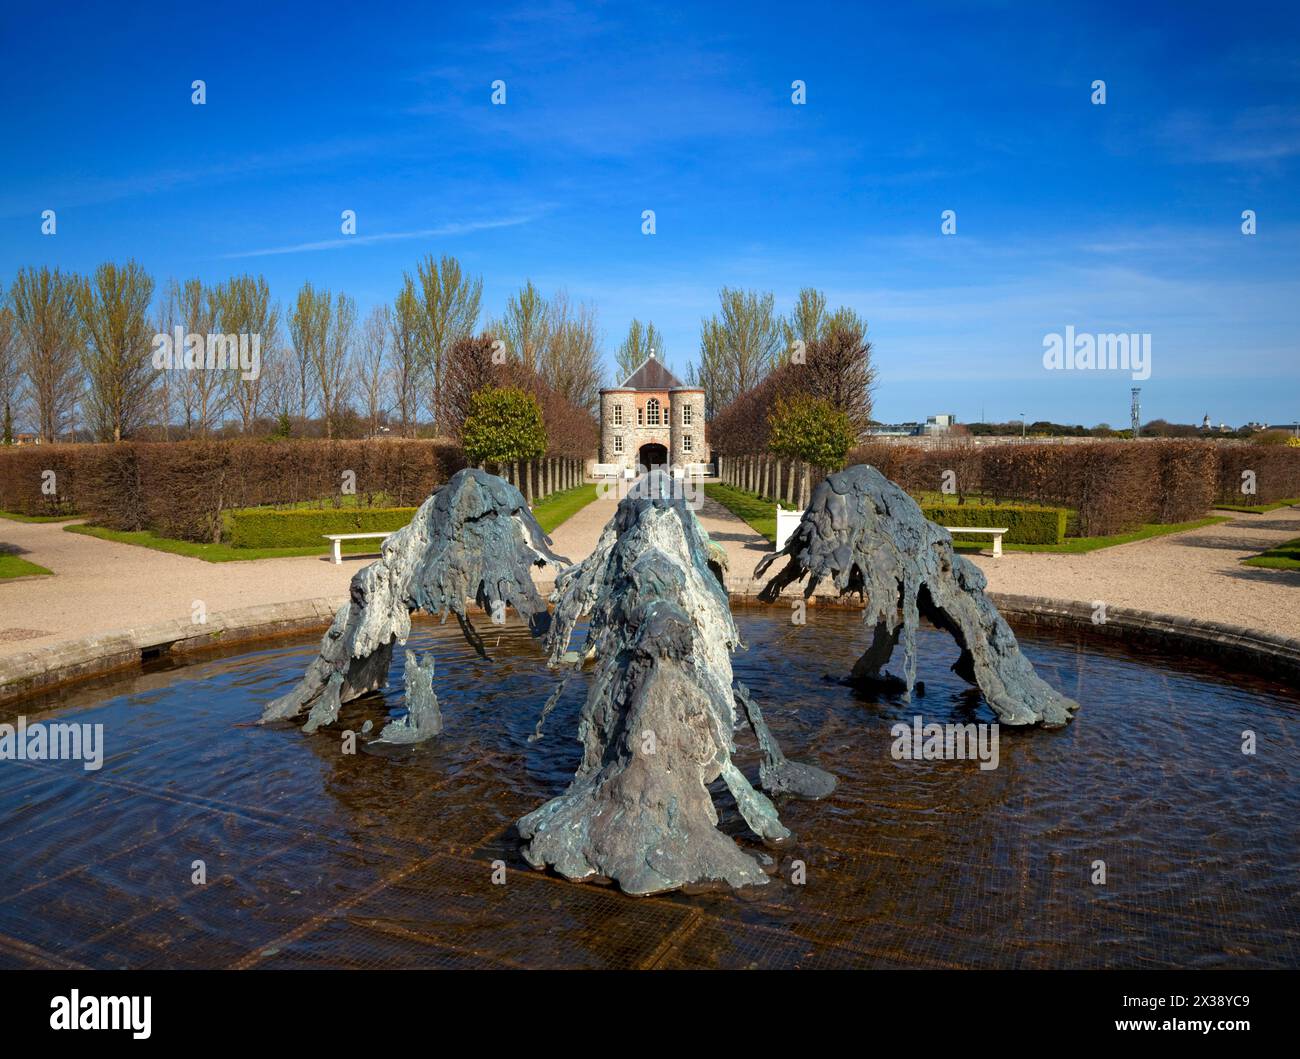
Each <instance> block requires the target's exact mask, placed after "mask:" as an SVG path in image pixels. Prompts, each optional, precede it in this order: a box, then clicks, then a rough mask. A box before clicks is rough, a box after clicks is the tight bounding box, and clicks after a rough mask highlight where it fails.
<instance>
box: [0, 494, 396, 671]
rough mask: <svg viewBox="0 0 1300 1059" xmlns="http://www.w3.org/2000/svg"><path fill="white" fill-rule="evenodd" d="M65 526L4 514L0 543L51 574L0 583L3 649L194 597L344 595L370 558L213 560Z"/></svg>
mask: <svg viewBox="0 0 1300 1059" xmlns="http://www.w3.org/2000/svg"><path fill="white" fill-rule="evenodd" d="M64 525H66V523H61V522H44V523H29V522H15V521H13V520H12V519H0V542H3V543H4V544H6V545H10V546H13V547H16V548H18V549H21V551H20V552H19V554H21V555H22V557H23V558H24V559H27V560H29V561H31V562H34V563H39V564H40V565H41V566H44V567H45V568H46V569H48V570H52V571H53V572H54V576H53V577H39V578H32V579H30V580H19V581H0V655H5V654H13V653H17V652H21V651H30V650H32V649H33V648H39V647H43V646H47V645H49V644H52V643H56V642H58V641H60V640H72V639H79V638H81V637H84V636H96V635H100V634H105V633H111V632H118V631H120V630H122V629H130V628H133V627H136V626H143V625H155V624H158V623H161V622H164V621H170V620H175V619H180V620H184V621H191V620H192V617H193V614H194V605H195V601H196V600H197V601H201V602H202V604H203V606H204V607H205V608H206V610H207V613H209V614H219V613H221V612H222V611H227V610H235V609H237V608H240V607H251V606H254V605H256V604H259V603H287V602H289V601H291V600H299V599H312V598H314V597H321V596H334V595H337V596H338V597H340V599H342V598H345V597H346V596H347V591H348V580H349V579H350V578H351V577H352V575H353V574H354V573H356V571H357V570H359V569H360V568H361V567H362V566H364V565H365V564H366V563H368V562H370V561H371V560H372V559H373V558H374V556H367V557H361V556H358V557H356V558H349V557H347V556H344V558H343V563H342V564H341V565H339V566H335V565H334V564H333V563H331V562H330V561H329V557H328V556H327V555H326V554H325V547H324V545H325V542H324V541H322V542H321V545H322V547H321V555H320V558H315V557H311V556H308V557H300V558H295V559H259V560H256V561H252V562H242V563H209V562H205V561H204V560H202V559H192V558H190V557H189V556H186V555H170V554H168V553H167V552H159V551H154V550H153V549H152V548H140V547H137V546H136V545H133V544H117V543H115V542H113V541H104V540H100V539H99V538H98V537H88V536H86V535H85V534H82V533H67V532H65V531H64V529H63V526H64Z"/></svg>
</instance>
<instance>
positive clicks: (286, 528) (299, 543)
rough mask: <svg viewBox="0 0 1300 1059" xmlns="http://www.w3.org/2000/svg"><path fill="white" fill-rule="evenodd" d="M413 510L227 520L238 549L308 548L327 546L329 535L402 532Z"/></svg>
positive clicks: (259, 513) (321, 511)
mask: <svg viewBox="0 0 1300 1059" xmlns="http://www.w3.org/2000/svg"><path fill="white" fill-rule="evenodd" d="M417 510H418V509H417V508H413V507H349V508H317V509H306V508H303V509H298V510H295V511H267V510H255V511H232V512H231V513H230V514H229V515H228V516H227V517H226V520H227V525H228V527H229V531H230V543H231V545H233V546H234V547H236V548H307V547H311V546H312V545H314V544H319V545H322V546H323V545H324V544H325V541H324V540H323V539H322V538H323V535H324V534H326V533H369V532H376V531H379V530H399V529H401V528H402V527H403V526H405V525H406V524H407V523H408V522H410V521H411V519H412V517H413V516H414V515H415V512H416V511H417Z"/></svg>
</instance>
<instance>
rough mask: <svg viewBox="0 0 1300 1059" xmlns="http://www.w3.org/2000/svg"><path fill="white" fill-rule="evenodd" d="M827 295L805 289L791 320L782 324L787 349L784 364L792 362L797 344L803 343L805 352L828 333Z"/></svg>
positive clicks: (781, 357)
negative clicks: (792, 354)
mask: <svg viewBox="0 0 1300 1059" xmlns="http://www.w3.org/2000/svg"><path fill="white" fill-rule="evenodd" d="M827 323H828V321H827V318H826V295H825V294H823V293H822V292H821V291H819V290H816V289H814V288H813V287H804V289H803V290H801V291H800V292H799V298H798V300H797V301H796V302H795V303H794V309H793V310H792V311H791V313H790V316H789V319H787V320H785V321H783V322H782V325H781V326H782V330H783V331H784V332H785V349H784V350H783V351H782V352H781V355H780V359H781V362H782V363H787V362H789V360H790V354H791V353H792V352H793V348H794V344H795V342H802V343H803V344H804V348H805V350H806V349H807V347H808V346H810V345H812V344H813V343H814V342H816V341H817V340H818V339H819V338H821V337H822V336H823V335H824V334H825V333H826V324H827Z"/></svg>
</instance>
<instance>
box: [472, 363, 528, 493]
mask: <svg viewBox="0 0 1300 1059" xmlns="http://www.w3.org/2000/svg"><path fill="white" fill-rule="evenodd" d="M461 443H462V445H463V446H464V449H465V458H466V459H467V460H468V461H469V462H470V463H471V464H477V465H478V466H483V465H485V464H489V463H491V464H495V465H497V466H498V467H501V466H503V465H506V464H514V465H516V477H515V480H516V481H518V480H519V478H520V477H521V476H520V475H519V473H518V465H519V464H522V463H524V462H526V461H528V460H535V459H537V458H538V457H539V456H542V455H543V454H544V453H545V452H546V424H545V423H544V422H543V421H542V406H541V405H540V404H539V403H538V401H537V398H536V397H534V396H533V395H532V394H531V393H527V392H525V391H524V390H521V389H518V388H517V387H514V386H488V387H485V388H483V389H481V390H478V391H476V392H475V393H474V394H472V395H471V397H470V399H469V414H468V415H467V416H466V417H465V424H464V426H463V427H462V428H461ZM522 477H523V478H524V483H525V493H524V495H525V497H526V498H527V500H528V501H529V502H530V503H531V502H532V495H531V494H532V486H531V481H530V479H531V476H522Z"/></svg>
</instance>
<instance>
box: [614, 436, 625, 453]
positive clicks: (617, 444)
mask: <svg viewBox="0 0 1300 1059" xmlns="http://www.w3.org/2000/svg"><path fill="white" fill-rule="evenodd" d="M614 451H615V452H616V453H622V451H623V435H622V434H616V435H614Z"/></svg>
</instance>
